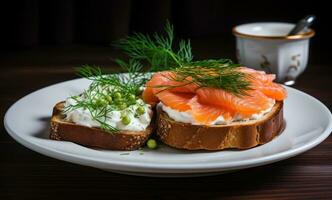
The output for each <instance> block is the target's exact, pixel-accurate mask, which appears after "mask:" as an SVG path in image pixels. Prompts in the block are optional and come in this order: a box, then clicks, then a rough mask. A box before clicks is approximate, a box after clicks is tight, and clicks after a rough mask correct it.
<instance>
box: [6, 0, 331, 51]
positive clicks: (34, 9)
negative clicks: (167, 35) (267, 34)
mask: <svg viewBox="0 0 332 200" xmlns="http://www.w3.org/2000/svg"><path fill="white" fill-rule="evenodd" d="M325 2H327V1H313V2H310V3H306V2H305V1H289V0H278V1H257V0H251V1H234V0H204V1H203V0H200V1H199V0H192V1H190V0H182V1H180V0H178V1H175V0H159V1H156V0H141V1H134V0H118V1H106V0H100V1H89V0H81V1H80V0H58V1H56V0H49V1H38V0H22V1H18V0H12V1H4V2H2V3H1V4H2V5H1V10H0V11H1V12H0V13H1V15H2V16H1V20H2V23H1V34H2V36H1V37H0V47H1V49H2V51H3V52H8V51H10V50H22V49H33V48H36V47H40V46H64V45H72V44H83V45H98V46H109V44H110V43H111V42H112V41H114V40H116V39H119V38H122V37H124V36H126V35H128V34H130V33H133V32H135V31H136V32H143V33H151V32H155V31H157V32H160V31H161V30H162V28H163V25H164V24H165V21H166V19H169V20H170V21H171V22H172V23H173V24H174V26H175V30H176V34H177V36H179V37H184V38H192V39H193V40H200V39H208V38H218V40H219V41H220V44H219V45H220V48H223V46H227V47H228V46H230V48H229V49H228V50H229V51H232V52H233V51H234V48H233V47H234V46H233V45H234V44H233V43H234V38H233V36H232V34H231V28H232V27H233V26H235V25H237V24H242V23H247V22H257V21H283V22H293V23H294V22H296V21H298V20H299V19H301V18H303V17H304V16H305V15H308V14H315V15H316V16H317V21H315V23H314V25H313V28H314V29H315V30H316V32H317V35H316V36H315V38H314V39H313V41H312V48H313V49H314V50H315V52H317V51H319V52H323V51H328V52H330V44H331V42H330V40H331V39H330V34H331V32H330V30H329V29H330V24H331V23H330V22H331V21H330V19H331V17H330V14H331V13H329V10H328V8H329V7H330V6H329V5H328V3H325ZM194 50H195V47H194ZM220 56H221V57H222V56H223V55H220Z"/></svg>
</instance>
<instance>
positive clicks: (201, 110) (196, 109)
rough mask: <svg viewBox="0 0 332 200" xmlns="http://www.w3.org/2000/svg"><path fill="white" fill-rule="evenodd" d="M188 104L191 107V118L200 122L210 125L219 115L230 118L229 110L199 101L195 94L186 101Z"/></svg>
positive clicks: (226, 118)
mask: <svg viewBox="0 0 332 200" xmlns="http://www.w3.org/2000/svg"><path fill="white" fill-rule="evenodd" d="M188 105H189V106H190V107H191V113H192V115H193V118H194V119H195V121H196V122H199V123H200V124H205V125H210V124H211V123H213V122H214V121H215V120H216V119H217V118H218V117H219V116H222V117H223V118H224V119H225V120H230V119H231V118H232V114H231V112H230V111H227V110H226V109H224V108H222V107H220V106H213V105H208V104H203V103H200V102H199V100H198V96H197V95H196V96H194V97H193V98H192V99H191V100H190V101H189V102H188Z"/></svg>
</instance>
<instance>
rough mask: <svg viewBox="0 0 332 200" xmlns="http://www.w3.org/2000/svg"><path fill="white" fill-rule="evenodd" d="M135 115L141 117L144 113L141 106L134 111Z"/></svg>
mask: <svg viewBox="0 0 332 200" xmlns="http://www.w3.org/2000/svg"><path fill="white" fill-rule="evenodd" d="M136 113H137V114H138V115H143V114H144V113H145V108H144V107H143V106H139V107H138V108H137V109H136Z"/></svg>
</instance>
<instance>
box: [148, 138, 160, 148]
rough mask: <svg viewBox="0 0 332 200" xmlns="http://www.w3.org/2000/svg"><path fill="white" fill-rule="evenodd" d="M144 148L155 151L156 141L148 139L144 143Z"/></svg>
mask: <svg viewBox="0 0 332 200" xmlns="http://www.w3.org/2000/svg"><path fill="white" fill-rule="evenodd" d="M146 146H147V147H148V148H149V149H156V148H157V146H158V145H157V141H156V140H154V139H149V140H148V141H147V143H146Z"/></svg>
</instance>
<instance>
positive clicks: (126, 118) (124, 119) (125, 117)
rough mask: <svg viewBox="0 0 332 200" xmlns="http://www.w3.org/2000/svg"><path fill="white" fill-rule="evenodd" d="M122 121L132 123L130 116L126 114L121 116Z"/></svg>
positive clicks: (126, 123)
mask: <svg viewBox="0 0 332 200" xmlns="http://www.w3.org/2000/svg"><path fill="white" fill-rule="evenodd" d="M121 122H122V123H123V124H124V125H128V124H130V118H129V117H128V116H127V115H124V116H122V118H121Z"/></svg>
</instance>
